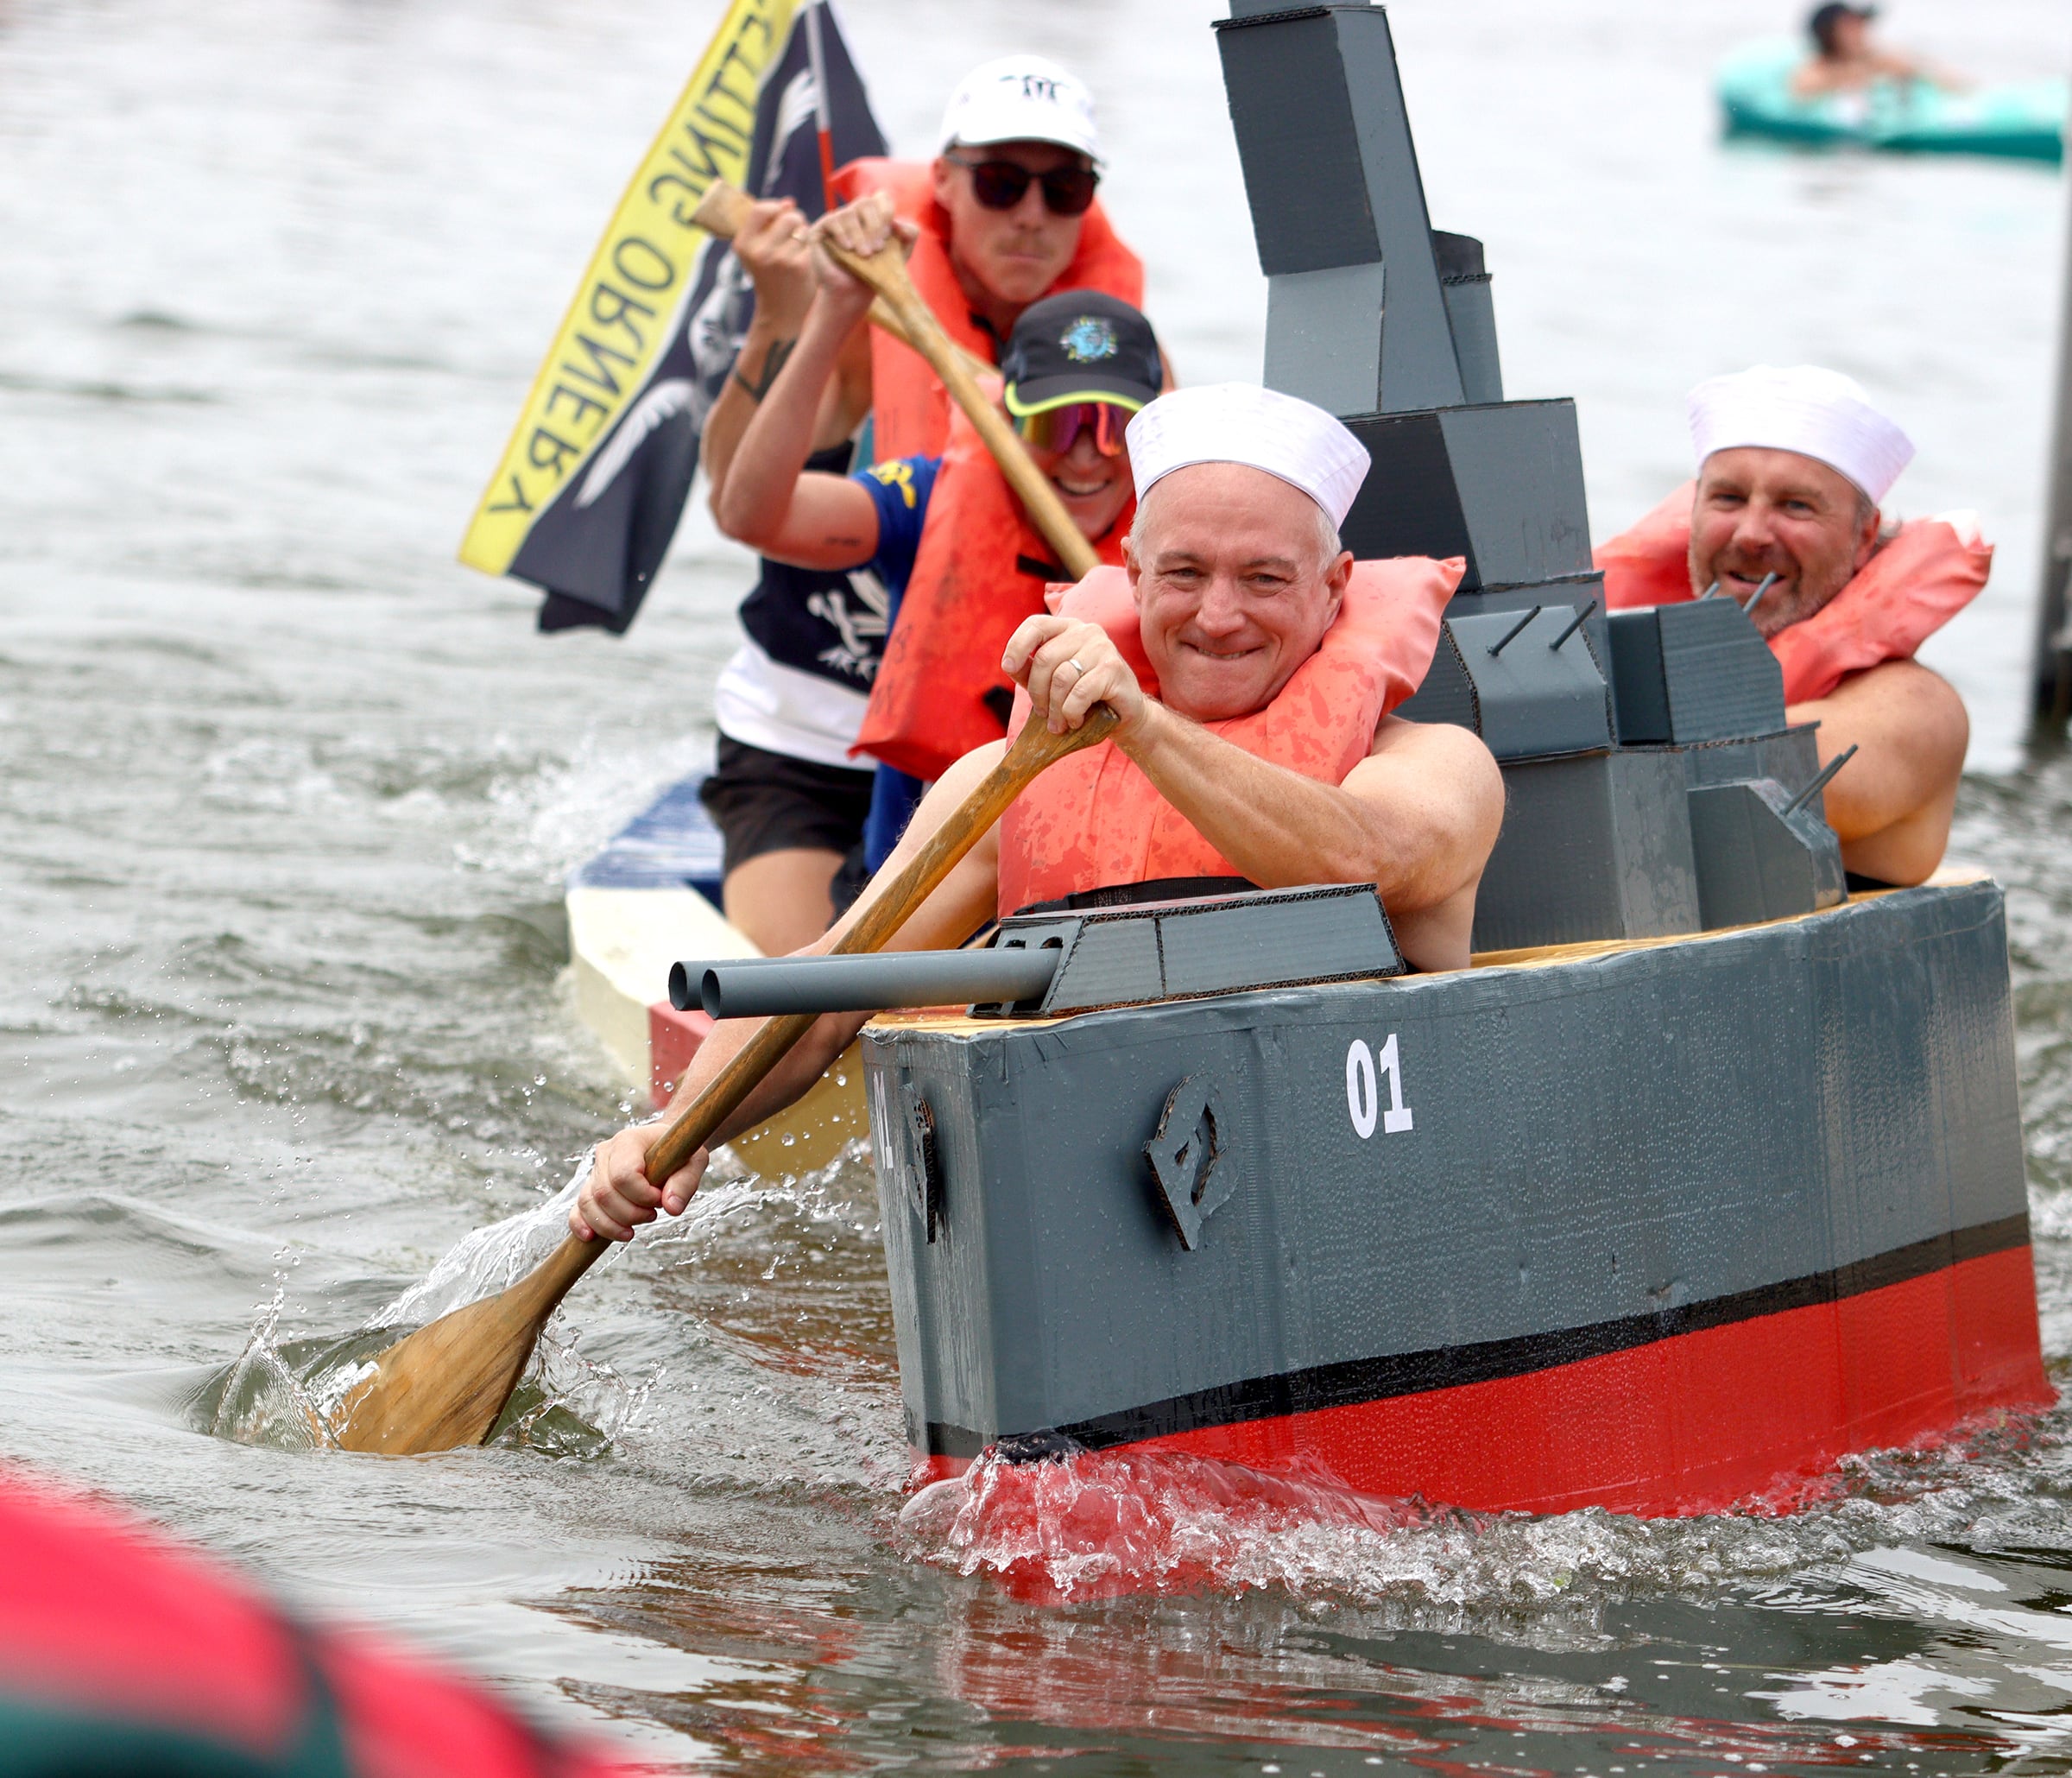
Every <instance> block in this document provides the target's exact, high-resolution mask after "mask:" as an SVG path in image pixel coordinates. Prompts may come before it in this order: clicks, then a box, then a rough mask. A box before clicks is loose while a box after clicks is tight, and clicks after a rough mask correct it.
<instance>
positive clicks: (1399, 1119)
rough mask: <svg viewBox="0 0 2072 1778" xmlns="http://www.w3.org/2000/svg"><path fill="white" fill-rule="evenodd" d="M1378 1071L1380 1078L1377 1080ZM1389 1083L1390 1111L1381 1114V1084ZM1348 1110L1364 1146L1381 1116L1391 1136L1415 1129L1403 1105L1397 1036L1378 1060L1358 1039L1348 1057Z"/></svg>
mask: <svg viewBox="0 0 2072 1778" xmlns="http://www.w3.org/2000/svg"><path fill="white" fill-rule="evenodd" d="M1377 1071H1378V1076H1377ZM1382 1080H1387V1082H1388V1109H1387V1110H1386V1111H1384V1110H1381V1092H1380V1082H1381V1081H1382ZM1345 1109H1346V1110H1348V1111H1349V1112H1351V1113H1352V1116H1353V1133H1354V1134H1355V1136H1358V1137H1359V1138H1360V1139H1361V1141H1362V1142H1364V1141H1366V1140H1367V1138H1368V1136H1372V1135H1373V1134H1374V1122H1375V1118H1376V1116H1377V1114H1379V1116H1380V1123H1381V1128H1382V1130H1383V1131H1384V1132H1385V1133H1386V1134H1387V1135H1389V1136H1395V1135H1397V1134H1398V1133H1399V1132H1400V1131H1403V1130H1406V1129H1410V1128H1411V1127H1412V1123H1411V1112H1410V1107H1409V1106H1408V1105H1406V1104H1404V1103H1403V1063H1402V1060H1401V1058H1400V1057H1399V1055H1398V1054H1397V1053H1396V1034H1395V1033H1394V1032H1393V1031H1391V1032H1390V1033H1389V1034H1388V1041H1387V1042H1386V1043H1384V1044H1383V1045H1382V1046H1381V1054H1380V1055H1379V1056H1377V1055H1376V1054H1374V1051H1373V1050H1371V1049H1369V1048H1368V1047H1367V1045H1366V1044H1365V1043H1364V1042H1363V1041H1361V1040H1360V1039H1359V1038H1357V1037H1355V1038H1354V1039H1353V1042H1352V1047H1351V1048H1349V1049H1348V1050H1347V1051H1346V1053H1345Z"/></svg>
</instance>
